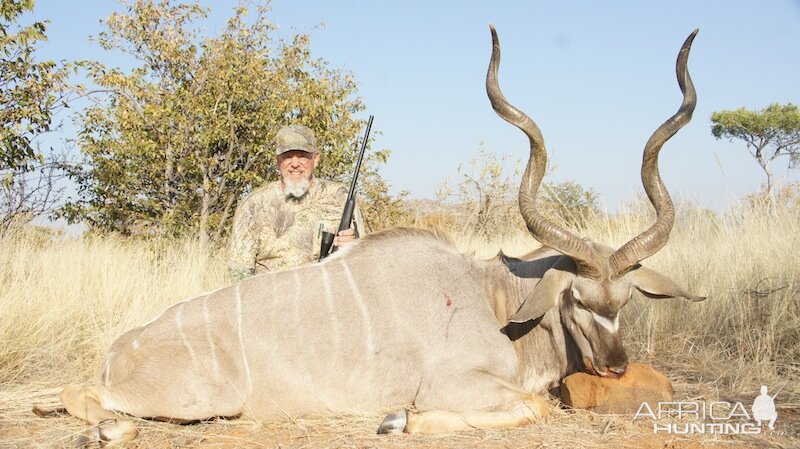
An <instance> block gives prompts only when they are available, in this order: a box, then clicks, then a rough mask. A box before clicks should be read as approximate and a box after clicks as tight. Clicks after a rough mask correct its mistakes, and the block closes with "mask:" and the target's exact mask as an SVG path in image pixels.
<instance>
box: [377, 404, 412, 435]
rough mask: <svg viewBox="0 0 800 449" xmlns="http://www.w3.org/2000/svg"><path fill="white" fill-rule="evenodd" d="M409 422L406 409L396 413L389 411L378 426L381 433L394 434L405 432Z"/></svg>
mask: <svg viewBox="0 0 800 449" xmlns="http://www.w3.org/2000/svg"><path fill="white" fill-rule="evenodd" d="M406 423H408V418H407V417H406V412H405V410H403V411H400V412H395V413H389V414H388V415H386V417H385V418H383V422H382V423H381V425H380V426H379V427H378V434H379V435H394V434H398V433H403V430H404V429H405V428H406Z"/></svg>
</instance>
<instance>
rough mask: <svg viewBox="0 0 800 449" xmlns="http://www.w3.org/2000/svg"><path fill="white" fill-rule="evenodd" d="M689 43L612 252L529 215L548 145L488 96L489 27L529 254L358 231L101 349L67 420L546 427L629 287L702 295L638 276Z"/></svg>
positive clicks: (610, 343)
mask: <svg viewBox="0 0 800 449" xmlns="http://www.w3.org/2000/svg"><path fill="white" fill-rule="evenodd" d="M695 34H696V31H695V32H694V33H692V34H691V35H690V36H689V37H688V38H687V39H686V42H685V43H684V44H683V47H682V48H681V50H680V53H679V55H678V60H677V77H678V83H679V85H680V88H681V91H682V92H683V103H682V105H681V107H680V109H679V111H678V112H677V113H676V114H675V115H674V116H673V117H671V118H670V119H669V120H667V121H666V122H665V123H664V124H662V125H661V126H660V127H659V128H658V129H657V130H656V131H655V132H654V133H653V135H652V137H651V138H650V140H649V141H648V142H647V145H646V147H645V150H644V159H643V163H642V181H643V183H644V188H645V190H646V192H647V195H648V197H649V198H650V201H651V202H652V204H653V206H654V208H655V210H656V213H657V218H656V222H655V224H653V225H652V226H651V227H650V228H649V229H647V230H646V231H644V232H643V233H641V234H640V235H638V236H636V237H635V238H633V239H632V240H631V241H629V242H628V243H626V244H625V245H623V246H622V247H621V248H619V249H616V250H614V249H612V248H609V247H607V246H604V245H600V244H597V243H594V242H591V241H588V240H585V239H581V238H580V237H578V236H576V235H574V234H573V233H571V232H570V231H568V230H567V229H563V228H561V227H559V226H558V225H556V224H554V223H553V222H551V221H548V220H547V219H546V218H545V217H543V216H542V215H541V214H540V213H539V211H537V209H536V206H535V199H536V195H537V192H538V189H539V184H540V182H541V180H542V177H543V175H544V170H545V166H546V158H547V155H546V151H545V147H544V142H543V139H542V136H541V133H540V131H539V128H538V127H537V126H536V124H535V123H534V122H533V121H532V120H531V119H530V118H529V117H528V116H526V115H525V114H524V113H523V112H521V111H520V110H518V109H517V108H515V107H514V106H512V105H511V104H509V103H508V102H507V101H506V99H505V98H504V97H503V94H502V93H501V91H500V87H499V85H498V81H497V72H498V67H499V63H500V44H499V42H498V40H497V34H496V32H495V30H494V28H493V27H492V39H493V48H492V56H491V61H490V64H489V71H488V74H487V77H486V89H487V92H488V95H489V99H490V100H491V103H492V107H493V108H494V110H495V111H496V112H497V114H498V115H500V117H502V118H503V119H505V120H506V121H508V122H509V123H511V124H513V125H515V126H516V127H518V128H519V129H521V130H522V131H523V132H524V133H525V135H527V136H528V139H529V140H530V158H529V160H528V164H527V168H526V170H525V174H524V176H523V179H522V183H521V186H520V192H519V205H520V210H521V213H522V216H523V217H524V219H525V222H526V224H527V227H528V229H529V231H530V232H531V234H532V235H533V237H535V238H536V239H537V240H538V241H539V242H541V243H542V244H543V245H544V247H543V248H542V249H541V250H537V251H535V252H534V253H532V254H531V255H530V256H529V257H527V258H525V260H518V259H509V258H505V257H499V258H496V259H494V260H489V261H481V260H473V259H472V258H469V257H466V256H464V255H462V254H460V253H459V252H457V251H456V250H455V249H454V247H453V246H452V245H450V244H449V243H448V242H447V241H446V240H445V239H443V238H440V237H438V236H437V235H434V234H433V233H430V232H427V231H422V230H411V229H397V230H392V231H387V232H383V233H378V234H374V235H369V236H367V237H365V238H363V239H362V240H360V241H358V242H357V243H356V244H354V245H351V246H350V247H349V248H347V249H345V250H343V251H340V252H338V253H337V254H336V255H334V256H333V257H330V258H328V259H327V260H325V261H324V262H321V263H317V264H315V265H311V266H307V267H303V268H299V269H295V270H291V271H284V272H278V273H268V274H262V275H258V276H255V277H252V278H250V279H247V280H244V281H242V282H240V283H238V284H235V285H231V286H229V287H226V288H223V289H220V290H217V291H215V292H212V293H209V294H206V295H203V296H200V297H197V298H193V299H190V300H188V301H185V302H182V303H179V304H176V305H174V306H172V307H170V308H169V309H167V310H166V311H165V312H164V313H163V314H162V315H161V316H160V317H158V318H156V319H155V320H154V321H152V322H150V323H148V324H146V325H144V326H142V327H139V328H137V329H134V330H131V331H129V332H128V333H126V334H124V335H123V336H122V337H120V338H119V339H118V340H117V341H116V342H115V343H114V344H113V345H112V347H111V349H110V350H109V351H108V354H107V356H106V359H105V363H104V366H103V367H102V371H101V374H100V379H99V384H97V385H94V386H89V387H67V388H66V389H65V390H64V391H63V393H62V394H61V400H62V402H63V404H64V406H65V408H66V410H67V411H68V412H69V413H70V414H72V415H74V416H77V417H79V418H82V419H84V420H86V421H87V422H89V423H90V424H92V425H94V426H95V427H93V429H92V430H91V431H90V432H91V433H92V434H93V436H94V437H95V438H98V439H100V440H104V441H108V440H123V439H130V438H134V437H135V436H136V429H135V427H134V426H133V424H132V423H131V422H130V421H127V420H125V419H124V414H128V415H135V416H140V417H147V418H156V419H171V420H175V421H192V420H202V419H206V418H210V417H221V416H228V417H231V416H239V415H248V416H252V417H254V418H257V419H262V420H269V419H280V418H284V417H287V416H302V415H312V414H317V415H319V414H325V413H330V412H335V411H375V410H379V409H383V408H387V407H397V408H400V409H404V410H408V411H405V412H401V413H398V414H394V415H390V416H389V417H387V420H385V421H384V424H383V425H382V426H381V429H380V430H381V431H388V432H391V431H400V430H404V431H406V432H419V433H438V432H450V431H454V430H460V429H469V428H475V427H477V428H502V427H515V426H522V425H526V424H528V423H530V422H532V421H535V420H537V419H541V418H543V417H545V416H546V415H547V413H548V411H547V407H546V405H545V402H544V401H543V400H542V398H541V397H540V396H539V395H540V394H541V393H543V392H545V391H546V390H547V389H548V388H550V387H553V386H556V385H558V383H559V381H560V380H561V379H563V378H564V377H565V376H567V375H568V374H571V373H573V372H576V371H581V370H592V371H593V372H595V373H596V374H598V375H600V376H611V377H613V376H618V375H620V374H622V373H623V372H624V371H625V368H626V366H627V363H628V359H627V356H626V354H625V350H624V349H623V347H622V340H621V337H620V331H619V311H620V309H621V308H622V307H623V306H624V305H625V304H626V303H627V302H628V300H629V299H630V297H631V291H632V289H633V288H634V287H635V288H637V289H638V290H639V291H641V292H642V293H643V294H644V295H646V296H648V297H654V298H667V297H682V298H686V299H688V300H691V301H699V300H702V299H703V298H701V297H697V296H694V295H692V294H690V293H688V292H686V291H684V290H683V289H681V288H680V287H678V286H677V285H676V284H675V283H674V282H672V281H671V280H669V279H668V278H666V277H664V276H662V275H660V274H658V273H656V272H654V271H652V270H649V269H647V268H645V267H643V266H641V265H640V264H639V262H640V261H641V260H643V259H645V258H647V257H649V256H651V255H653V254H654V253H655V252H656V251H658V250H659V249H661V248H662V247H663V246H664V245H665V244H666V243H667V240H668V237H669V233H670V230H671V228H672V225H673V221H674V219H675V212H674V208H673V204H672V201H671V200H670V197H669V194H668V193H667V190H666V187H665V186H664V184H663V183H662V181H661V178H660V176H659V172H658V153H659V151H660V149H661V147H662V145H663V144H664V143H665V142H666V141H667V140H668V139H669V138H670V137H671V136H672V135H673V134H675V133H676V132H677V131H678V130H679V129H680V128H681V127H683V126H684V125H685V124H686V123H688V122H689V120H690V118H691V114H692V111H693V110H694V107H695V103H696V97H695V91H694V87H693V85H692V81H691V79H690V77H689V73H688V71H687V68H686V63H687V58H688V55H689V48H690V46H691V43H692V40H693V38H694V36H695ZM37 411H38V412H39V413H44V412H43V411H42V410H37ZM114 412H122V414H117V413H114Z"/></svg>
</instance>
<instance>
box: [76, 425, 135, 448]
mask: <svg viewBox="0 0 800 449" xmlns="http://www.w3.org/2000/svg"><path fill="white" fill-rule="evenodd" d="M137 433H138V432H137V431H136V427H135V426H134V425H133V424H132V423H130V422H127V421H117V420H116V419H107V420H105V421H101V422H99V423H98V424H97V425H96V426H94V427H92V428H91V429H88V430H86V431H85V432H83V433H81V434H80V435H79V436H78V437H77V438H76V440H75V446H76V447H81V448H85V447H105V446H106V445H107V444H109V443H118V442H120V441H129V440H132V439H134V438H136V435H137Z"/></svg>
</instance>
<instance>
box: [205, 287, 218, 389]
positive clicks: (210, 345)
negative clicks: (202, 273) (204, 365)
mask: <svg viewBox="0 0 800 449" xmlns="http://www.w3.org/2000/svg"><path fill="white" fill-rule="evenodd" d="M208 298H209V297H208V296H206V297H205V298H203V326H204V327H205V330H206V343H208V350H209V352H210V353H211V369H212V370H213V371H214V379H215V380H219V378H220V372H219V360H218V359H217V348H216V345H215V343H214V340H213V339H212V338H211V317H210V316H209V313H208Z"/></svg>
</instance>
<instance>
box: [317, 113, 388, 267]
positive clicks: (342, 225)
mask: <svg viewBox="0 0 800 449" xmlns="http://www.w3.org/2000/svg"><path fill="white" fill-rule="evenodd" d="M373 118H374V116H372V115H370V116H369V120H367V130H366V131H365V132H364V139H362V140H361V149H360V150H359V151H358V159H357V160H356V169H355V172H353V181H352V182H351V183H350V192H349V193H348V194H347V201H346V202H345V203H344V211H343V212H342V219H341V221H339V230H338V231H336V234H338V233H340V232H342V231H344V230H345V229H349V228H350V224H351V223H352V222H353V213H354V212H355V209H356V182H358V172H359V171H360V170H361V161H362V160H364V151H365V150H366V149H367V141H368V140H369V130H370V128H372V119H373ZM336 234H334V233H331V232H327V231H323V232H322V242H321V243H320V248H319V260H318V262H322V259H324V258H326V257H328V256H329V255H330V254H331V253H332V252H333V251H336V247H333V238H334V237H336ZM332 247H333V248H332Z"/></svg>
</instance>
